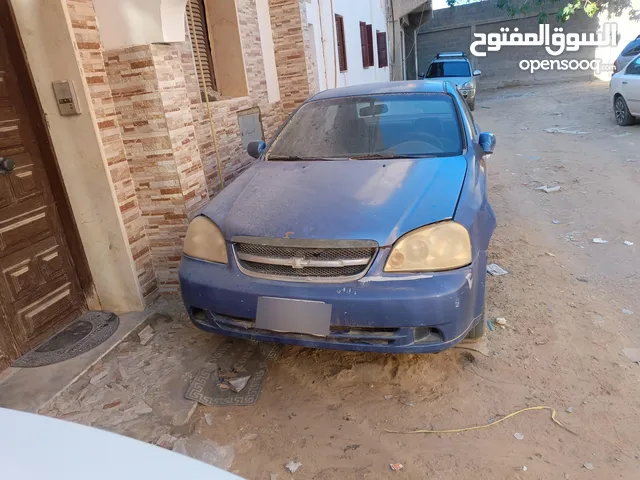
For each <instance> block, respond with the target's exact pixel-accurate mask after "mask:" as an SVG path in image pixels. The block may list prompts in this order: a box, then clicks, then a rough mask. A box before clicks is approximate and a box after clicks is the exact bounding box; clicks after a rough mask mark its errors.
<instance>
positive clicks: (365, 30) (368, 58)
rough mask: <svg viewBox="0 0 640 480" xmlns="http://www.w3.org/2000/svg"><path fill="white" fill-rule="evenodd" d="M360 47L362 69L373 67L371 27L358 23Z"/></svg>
mask: <svg viewBox="0 0 640 480" xmlns="http://www.w3.org/2000/svg"><path fill="white" fill-rule="evenodd" d="M360 45H361V47H362V66H363V67H364V68H368V67H372V66H373V65H374V59H373V27H372V26H371V25H368V24H366V23H365V22H360Z"/></svg>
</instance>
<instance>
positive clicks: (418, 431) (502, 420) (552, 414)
mask: <svg viewBox="0 0 640 480" xmlns="http://www.w3.org/2000/svg"><path fill="white" fill-rule="evenodd" d="M531 410H551V420H553V422H554V423H555V424H556V425H558V426H559V427H561V428H564V429H565V430H566V431H567V432H569V433H573V434H574V435H578V434H577V433H575V432H572V431H571V430H569V429H568V428H567V427H566V426H565V425H564V424H563V423H562V422H560V421H559V420H557V419H556V410H555V409H554V408H551V407H544V406H541V405H540V406H537V407H528V408H523V409H522V410H518V411H517V412H513V413H510V414H509V415H506V416H504V417H502V418H500V419H499V420H496V421H495V422H491V423H488V424H486V425H477V426H475V427H467V428H455V429H453V430H410V431H405V432H399V431H395V430H386V429H385V432H387V433H402V434H411V433H460V432H470V431H471V430H480V429H482V428H489V427H493V426H494V425H497V424H499V423H500V422H504V421H505V420H507V419H508V418H511V417H515V416H516V415H520V414H521V413H523V412H529V411H531Z"/></svg>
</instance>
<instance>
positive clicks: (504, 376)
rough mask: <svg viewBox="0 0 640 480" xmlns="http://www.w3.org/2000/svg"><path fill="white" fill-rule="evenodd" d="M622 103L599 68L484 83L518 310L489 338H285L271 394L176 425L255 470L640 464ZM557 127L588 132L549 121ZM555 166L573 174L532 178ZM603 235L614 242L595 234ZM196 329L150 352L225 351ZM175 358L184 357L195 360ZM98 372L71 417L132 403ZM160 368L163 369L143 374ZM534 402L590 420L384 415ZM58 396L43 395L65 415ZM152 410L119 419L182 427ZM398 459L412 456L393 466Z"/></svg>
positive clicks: (439, 475)
mask: <svg viewBox="0 0 640 480" xmlns="http://www.w3.org/2000/svg"><path fill="white" fill-rule="evenodd" d="M610 103H611V102H610V101H609V97H608V94H607V89H606V85H603V84H595V83H594V84H566V85H562V86H559V87H558V86H555V87H553V86H548V87H538V88H536V89H512V90H502V91H499V92H494V93H492V94H490V95H489V94H487V95H484V96H481V97H480V98H479V100H478V104H477V110H476V115H475V116H476V119H477V121H478V122H479V124H480V125H481V127H482V128H483V129H485V130H489V131H493V132H495V133H496V135H497V138H498V148H497V150H496V153H495V154H494V155H493V156H492V158H491V159H490V160H489V162H488V169H489V176H490V195H491V201H492V204H493V207H494V209H495V211H496V214H497V216H498V228H497V231H496V233H495V236H494V239H493V241H492V244H491V247H490V261H493V262H496V263H499V264H500V265H501V266H502V267H504V268H505V269H507V270H508V271H509V272H510V274H509V275H506V276H503V277H499V278H498V277H490V278H489V280H488V303H487V316H488V318H496V317H504V318H506V320H507V326H506V328H504V329H502V328H497V329H496V330H495V331H493V332H489V333H488V335H487V338H486V340H485V342H484V344H483V347H484V348H486V354H481V353H477V352H474V351H469V350H461V349H454V350H451V351H447V352H444V353H441V354H438V355H427V356H406V355H405V356H403V355H374V354H362V353H342V352H334V351H321V350H311V349H302V348H295V347H287V348H285V349H284V350H283V352H282V355H281V357H280V359H279V360H278V361H277V362H276V363H275V364H274V365H272V367H271V368H270V370H269V373H268V376H267V378H266V380H265V384H264V389H263V392H262V394H261V397H260V399H259V401H258V403H257V405H255V406H253V407H228V408H223V407H219V408H205V407H198V409H197V411H196V413H195V414H194V416H193V417H192V418H191V421H190V422H189V423H188V424H187V425H185V426H183V427H181V430H180V431H176V430H173V431H172V433H174V434H177V435H180V434H181V435H189V434H193V433H197V434H200V435H204V436H206V437H208V438H210V439H213V440H215V441H216V442H218V443H219V444H222V445H233V446H234V448H235V459H234V462H233V465H232V467H231V470H232V471H234V472H236V473H238V474H239V475H241V476H243V477H245V478H248V479H269V478H270V474H271V473H276V474H278V477H277V478H278V479H279V480H282V479H287V478H298V479H322V480H330V479H361V478H369V479H385V478H411V479H426V478H428V479H471V478H473V479H492V480H494V479H502V478H509V479H517V478H522V479H526V478H530V479H565V478H569V479H573V478H576V479H603V478H624V479H638V478H640V446H639V444H640V428H638V425H640V401H639V400H640V382H639V381H640V365H638V364H634V363H633V362H631V361H630V360H629V358H627V357H626V356H625V355H624V354H623V351H622V350H623V348H640V326H639V325H638V319H639V318H640V297H639V296H638V287H639V286H640V260H639V255H638V254H639V252H640V228H639V225H640V209H639V208H638V207H639V206H640V193H639V191H640V190H639V188H638V186H639V185H640V125H639V126H635V127H627V128H622V127H617V126H616V125H615V123H614V122H613V115H612V113H611V106H610ZM551 127H568V130H569V131H576V130H577V131H581V132H588V133H584V134H581V135H578V134H568V133H547V132H545V131H544V130H545V129H547V128H551ZM544 184H546V185H548V186H555V185H559V186H561V189H560V191H559V192H556V193H548V194H547V193H544V192H542V191H539V190H535V187H538V186H541V185H544ZM594 237H601V238H603V239H605V240H607V241H608V243H606V244H594V243H592V239H593V238H594ZM625 240H628V241H631V242H634V243H635V245H633V246H626V245H624V244H623V241H625ZM623 310H628V311H633V312H635V313H632V314H628V312H627V313H623ZM184 329H185V331H186V332H187V333H184V334H182V333H175V335H176V336H177V335H183V337H182V338H183V340H182V343H181V344H178V343H177V342H176V341H175V340H173V341H172V340H171V337H170V336H168V337H167V338H169V340H167V341H166V342H165V347H164V348H165V350H164V351H162V352H160V351H159V350H158V349H157V348H156V346H154V347H153V348H155V350H153V351H154V352H155V353H154V354H153V355H155V357H153V358H149V360H151V362H155V361H156V360H154V359H155V358H156V357H157V358H159V359H160V360H162V359H164V358H167V359H172V358H173V359H174V360H172V362H173V363H172V364H171V365H173V364H175V365H177V367H176V368H178V367H179V369H182V370H179V371H180V372H182V371H188V369H193V368H195V367H194V366H193V365H192V363H189V362H193V360H195V359H196V358H198V357H202V355H201V354H199V353H198V351H197V349H198V348H201V349H203V350H207V351H210V349H211V348H212V346H213V344H214V343H215V342H216V341H215V340H214V338H213V337H209V336H206V334H203V333H201V332H199V331H196V330H195V329H188V328H187V327H184ZM175 332H180V330H176V331H175ZM169 333H170V334H171V335H173V334H174V332H173V331H170V332H169ZM167 335H168V334H167ZM172 342H173V343H172ZM140 348H142V347H140V346H135V345H132V344H131V343H129V344H125V345H124V346H122V347H121V348H120V349H119V350H118V351H117V352H115V353H114V354H113V355H112V358H115V359H116V360H117V359H118V358H121V359H128V361H130V363H131V364H132V365H134V366H135V365H136V362H138V361H139V359H142V360H144V358H145V357H144V355H148V354H145V353H144V352H143V351H142V350H140ZM145 348H149V347H145ZM171 348H173V349H174V350H175V352H174V353H171V352H167V351H166V349H171ZM150 351H151V350H150ZM184 351H188V353H189V358H186V357H185V354H184V353H183V352H184ZM180 354H182V355H183V357H178V356H179V355H180ZM136 355H141V356H140V358H138V357H137V356H136ZM191 357H193V358H191ZM176 358H186V359H185V360H184V362H185V363H184V365H182V364H181V363H180V362H181V361H182V360H180V361H178V360H176ZM190 358H191V360H190ZM106 361H108V359H107V360H106ZM112 363H113V362H112ZM149 363H150V362H142V365H149ZM170 367H171V366H170ZM171 368H173V367H171ZM130 370H133V368H131V369H130ZM142 370H144V368H143V369H142ZM176 371H178V370H176ZM137 373H140V372H137ZM140 375H142V373H140ZM145 378H146V377H145ZM84 380H85V381H84V384H82V385H78V384H76V385H74V386H72V387H71V388H70V389H69V391H68V392H65V394H64V395H62V396H61V397H60V401H59V402H58V403H59V404H63V403H65V402H66V404H68V405H71V406H68V407H66V408H68V410H69V411H70V412H71V413H70V414H69V415H71V416H67V417H66V418H70V419H73V420H75V421H81V422H83V423H89V424H93V425H94V426H99V427H103V428H109V423H107V421H106V420H104V419H103V420H100V418H102V417H99V415H105V414H104V412H108V410H105V409H107V408H112V407H114V406H115V405H116V404H118V405H119V403H120V401H121V400H122V399H120V396H122V395H124V394H123V393H122V392H124V391H125V390H126V389H125V388H120V389H119V390H115V389H114V390H113V392H111V393H110V395H113V396H114V398H115V396H118V402H115V401H114V402H112V403H110V404H105V405H104V406H102V403H106V401H107V400H105V397H104V394H100V395H97V394H96V395H95V398H96V400H94V401H93V402H94V404H95V405H98V406H97V407H94V406H92V403H91V402H89V401H88V400H87V399H89V398H93V397H92V395H93V394H94V390H95V389H94V390H91V388H94V387H93V386H92V385H91V383H90V382H89V379H88V378H85V379H84ZM158 380H159V378H158V377H157V376H156V377H153V375H152V374H150V375H149V376H148V378H146V380H144V381H145V382H151V384H153V383H154V382H155V383H157V381H158ZM129 383H130V384H132V385H134V384H135V385H137V386H134V387H133V388H129V389H128V391H129V392H137V391H138V390H140V391H144V393H141V394H140V395H144V396H145V400H146V401H149V400H148V398H146V397H149V392H148V391H147V388H146V387H145V384H144V383H140V382H138V380H134V381H132V380H130V381H129ZM178 383H179V384H180V385H182V383H180V382H178ZM138 386H139V387H140V388H139V389H138V390H136V388H138ZM142 387H144V388H142ZM82 388H84V389H85V390H84V393H82V394H80V395H77V393H76V392H80V391H81V389H82ZM174 390H175V391H176V392H177V393H178V395H179V394H180V392H179V391H178V390H179V389H178V387H175V388H174ZM74 395H77V396H78V398H79V399H78V400H76V398H74ZM136 395H137V394H136ZM122 401H123V402H124V400H122ZM127 401H129V402H135V401H139V399H138V400H135V399H128V400H127ZM100 402H102V403H100ZM76 404H77V405H79V406H77V405H76ZM537 405H547V406H550V407H553V408H555V409H557V411H558V419H559V420H561V421H562V422H563V423H565V424H566V425H567V427H568V428H569V429H570V430H572V431H573V432H575V434H572V433H570V432H568V431H566V430H563V429H562V428H560V427H558V426H557V425H555V424H554V423H553V422H552V421H551V419H550V415H549V412H546V411H537V412H527V413H524V414H522V415H519V416H517V417H515V418H512V419H509V420H506V421H505V422H503V423H500V424H498V425H494V426H491V427H489V428H486V429H482V430H476V431H470V432H465V433H459V434H443V435H423V434H420V435H399V434H391V433H385V429H390V430H412V429H417V428H421V429H451V428H458V427H466V426H473V425H483V424H487V423H488V422H489V421H490V420H494V419H496V418H499V417H500V416H504V415H506V414H508V413H510V412H513V411H516V410H519V409H522V408H525V407H530V406H537ZM56 408H58V409H59V410H55V409H54V410H50V411H49V412H45V413H48V414H52V415H57V416H62V410H60V408H61V407H60V406H59V405H57V404H56ZM118 408H124V404H123V406H121V407H118ZM92 409H93V410H92ZM567 409H569V411H570V412H571V413H570V412H568V411H567ZM113 412H114V415H121V413H118V411H117V408H114V409H113ZM154 414H155V407H154ZM205 414H210V415H209V420H210V422H209V423H211V425H208V424H207V422H205V421H204V420H203V418H204V415H205ZM211 418H213V421H211ZM119 421H122V419H119ZM134 427H135V428H134ZM127 428H130V430H127ZM145 428H146V430H144V432H147V433H140V432H142V431H143V430H141V428H140V427H139V426H137V427H136V426H135V425H133V424H132V425H131V426H128V425H124V426H123V427H122V429H121V430H120V431H124V432H125V433H128V434H132V435H134V436H137V437H138V438H142V439H146V440H148V441H154V436H157V435H158V434H159V433H160V432H163V431H168V430H162V428H164V427H163V426H162V425H156V424H153V425H147V426H146V427H145ZM167 428H168V427H167ZM515 433H519V434H521V435H522V436H523V437H521V439H518V438H516V437H515V436H514V434H515ZM518 437H520V435H518ZM291 460H296V461H299V462H301V463H302V467H301V468H300V470H298V472H297V473H295V475H291V474H289V473H288V472H287V471H286V470H285V468H284V465H285V464H286V463H287V462H289V461H291ZM396 462H398V463H402V464H403V465H404V469H403V470H402V471H401V472H392V471H391V470H390V468H389V464H390V463H396ZM585 464H587V466H588V467H590V468H592V469H589V468H586V467H585ZM524 467H526V471H525V470H524Z"/></svg>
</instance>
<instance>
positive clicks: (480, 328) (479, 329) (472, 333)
mask: <svg viewBox="0 0 640 480" xmlns="http://www.w3.org/2000/svg"><path fill="white" fill-rule="evenodd" d="M486 324H487V321H486V319H485V318H484V309H483V310H482V317H481V318H480V322H479V323H478V324H477V325H476V326H475V327H473V328H472V329H471V330H469V333H468V334H467V338H468V339H470V340H475V339H478V338H482V337H483V336H484V330H485V326H486Z"/></svg>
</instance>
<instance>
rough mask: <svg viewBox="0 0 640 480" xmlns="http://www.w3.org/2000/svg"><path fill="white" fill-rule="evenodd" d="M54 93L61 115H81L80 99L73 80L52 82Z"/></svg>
mask: <svg viewBox="0 0 640 480" xmlns="http://www.w3.org/2000/svg"><path fill="white" fill-rule="evenodd" d="M52 84H53V93H54V95H55V96H56V103H57V104H58V110H60V115H63V116H69V115H80V113H81V112H80V106H79V105H78V97H77V96H76V89H75V87H74V85H73V81H71V80H56V81H54V82H52Z"/></svg>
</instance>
